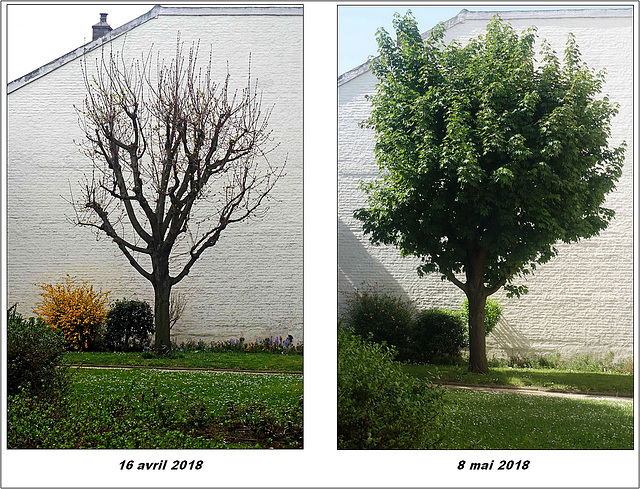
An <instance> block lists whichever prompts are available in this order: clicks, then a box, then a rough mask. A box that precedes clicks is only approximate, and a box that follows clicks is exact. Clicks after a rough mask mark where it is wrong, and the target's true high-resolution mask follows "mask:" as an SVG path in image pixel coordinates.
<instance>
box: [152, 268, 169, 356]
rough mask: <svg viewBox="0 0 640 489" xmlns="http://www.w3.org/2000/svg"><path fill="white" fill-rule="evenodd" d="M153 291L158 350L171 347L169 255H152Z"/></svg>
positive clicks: (156, 345)
mask: <svg viewBox="0 0 640 489" xmlns="http://www.w3.org/2000/svg"><path fill="white" fill-rule="evenodd" d="M152 263H153V280H152V283H153V291H154V292H155V302H154V311H153V312H154V319H155V328H156V343H155V347H156V350H158V351H163V350H169V349H171V337H170V333H169V331H170V325H169V298H170V296H171V279H170V277H169V257H168V256H167V257H162V256H159V257H152Z"/></svg>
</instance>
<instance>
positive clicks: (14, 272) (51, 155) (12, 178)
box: [7, 7, 303, 341]
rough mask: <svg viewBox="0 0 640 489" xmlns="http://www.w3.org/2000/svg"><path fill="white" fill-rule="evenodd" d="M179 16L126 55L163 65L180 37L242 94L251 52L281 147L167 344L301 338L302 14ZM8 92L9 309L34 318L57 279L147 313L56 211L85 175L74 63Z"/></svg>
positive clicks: (191, 290)
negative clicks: (271, 183)
mask: <svg viewBox="0 0 640 489" xmlns="http://www.w3.org/2000/svg"><path fill="white" fill-rule="evenodd" d="M196 10H197V9H196ZM240 10H242V9H240ZM185 11H186V10H182V9H164V10H163V12H164V13H165V14H162V13H161V14H160V15H159V16H157V17H156V18H152V19H151V20H149V21H147V22H144V23H142V24H140V25H137V26H136V27H134V28H132V29H130V30H129V31H128V32H127V33H126V47H125V50H124V53H125V56H127V57H137V56H139V55H140V54H142V53H147V52H148V51H149V50H150V49H151V48H152V46H153V50H154V52H155V51H159V52H161V53H162V55H163V56H164V57H165V58H166V59H167V60H169V59H171V58H172V56H173V55H174V53H175V48H176V38H177V34H178V31H179V32H180V38H181V40H183V41H184V42H185V47H188V46H190V45H191V43H192V42H193V41H197V40H199V41H200V58H201V59H202V60H205V61H206V60H208V56H209V51H210V47H212V48H213V64H214V68H215V70H216V72H217V79H219V80H221V81H222V80H223V79H224V75H225V73H226V65H227V63H229V71H230V73H231V76H232V78H231V80H232V84H233V85H235V86H238V87H240V88H242V87H244V86H246V79H247V69H248V59H249V53H251V75H252V78H254V79H255V78H258V81H259V87H260V89H261V90H262V92H263V108H269V107H272V106H273V112H272V115H271V119H270V128H271V129H272V130H273V133H272V136H273V139H274V141H275V142H279V143H280V146H279V147H278V149H277V150H276V151H275V152H274V153H272V154H271V155H270V161H272V163H274V164H276V163H280V162H282V161H283V160H284V159H285V157H286V158H287V166H286V175H285V176H284V177H283V178H282V179H281V180H280V181H279V182H278V184H277V186H276V188H275V189H274V191H273V193H272V195H273V197H274V201H273V202H272V204H271V205H270V209H269V212H268V213H267V215H266V217H264V218H263V219H261V220H253V221H250V222H246V223H240V224H236V225H234V226H229V227H228V228H227V230H226V231H225V232H224V234H223V235H222V238H221V239H220V241H219V242H218V244H217V245H216V246H214V247H213V248H210V249H209V250H207V251H205V253H204V254H203V256H202V257H201V259H200V260H199V261H198V262H197V263H196V265H195V266H194V267H193V269H192V271H191V273H190V274H189V276H187V277H186V278H185V279H184V280H183V281H182V282H180V283H179V284H178V285H177V286H176V289H177V290H179V291H181V292H182V293H183V294H185V295H186V296H188V305H187V309H186V311H185V314H184V316H183V319H182V320H181V321H180V322H179V323H178V324H177V325H176V327H175V328H174V330H173V331H172V337H173V338H175V339H177V340H178V341H181V340H186V339H188V338H193V339H205V340H214V339H216V340H217V339H228V338H238V337H240V336H244V337H245V338H246V340H247V341H253V340H255V339H258V338H261V337H264V336H268V335H271V334H273V335H283V336H286V335H287V334H292V335H293V336H294V339H295V340H296V341H297V340H302V321H303V317H302V315H303V310H302V244H303V243H302V238H303V236H302V159H303V154H302V15H264V13H262V14H254V15H246V14H247V11H246V10H243V14H244V15H216V9H215V8H208V9H200V14H202V13H205V14H206V15H182V14H181V13H184V12H185ZM224 11H225V12H227V13H228V12H230V11H233V9H230V8H228V7H226V8H224ZM190 12H191V13H193V12H194V11H193V9H190ZM169 13H170V14H171V15H167V14H169ZM232 13H233V12H232ZM123 42H125V37H124V36H120V37H117V38H116V39H113V40H111V41H110V42H108V43H107V44H106V47H107V49H109V48H110V47H111V46H113V49H114V50H121V49H122V46H123ZM185 50H186V48H185ZM98 56H100V49H98V50H94V51H91V52H89V53H87V54H86V57H87V65H88V66H90V67H91V66H92V65H93V63H94V60H95V59H96V58H97V57H98ZM11 89H12V88H11V86H10V87H9V90H10V93H9V95H8V110H7V112H8V165H7V166H8V169H7V173H8V175H7V177H8V182H7V183H8V185H7V186H8V205H7V207H8V209H7V219H8V223H7V224H8V230H7V241H8V242H7V245H8V246H7V255H8V256H7V266H8V282H7V284H8V304H9V305H11V304H13V303H15V302H18V303H19V308H18V309H19V311H20V312H21V313H23V314H27V315H33V313H32V310H33V308H34V306H35V304H36V302H38V301H39V300H40V295H39V294H40V288H39V287H38V285H37V284H39V283H43V282H47V283H61V282H63V281H64V278H65V274H67V273H68V274H70V275H71V276H72V277H75V278H77V279H78V280H87V281H88V282H89V283H91V284H93V285H94V288H96V289H101V290H103V291H104V290H110V291H111V294H110V299H112V300H115V299H118V298H122V297H128V298H133V297H136V298H139V299H145V300H147V301H149V302H150V303H151V304H152V303H153V289H152V287H151V284H150V283H149V282H147V281H146V280H144V279H143V278H142V277H141V276H139V275H138V274H137V272H136V271H135V270H134V269H133V268H132V267H131V266H130V265H129V263H128V261H127V260H126V259H125V258H124V256H122V255H121V254H120V251H119V250H118V249H117V247H116V246H115V245H114V244H113V243H112V242H110V241H109V240H102V241H96V239H95V235H94V234H93V233H92V232H91V231H90V230H89V229H87V228H74V227H73V226H72V225H71V224H69V223H68V222H67V221H66V219H65V216H69V217H71V216H72V213H73V209H72V207H71V205H70V204H68V203H67V202H66V200H68V199H69V197H70V189H71V190H76V191H77V189H78V188H79V187H78V183H77V182H78V181H79V179H80V178H81V176H82V174H83V173H85V172H89V171H90V169H91V162H90V161H89V160H87V159H86V158H85V157H84V156H83V155H82V154H81V153H80V151H79V149H78V147H77V146H76V145H75V144H74V139H77V140H79V139H81V138H82V132H81V130H80V128H79V126H78V120H77V115H76V112H75V111H74V108H73V105H74V104H76V105H78V106H81V104H82V101H83V98H84V95H83V94H84V85H83V80H82V74H81V69H80V58H78V59H74V60H73V61H70V62H68V63H65V64H62V65H61V66H59V67H57V68H56V69H54V70H53V71H50V72H49V73H47V74H45V75H44V76H42V77H40V78H37V79H35V80H33V81H31V82H30V83H27V84H24V85H22V86H20V87H19V88H17V89H15V90H13V91H11Z"/></svg>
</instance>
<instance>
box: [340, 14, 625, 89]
mask: <svg viewBox="0 0 640 489" xmlns="http://www.w3.org/2000/svg"><path fill="white" fill-rule="evenodd" d="M559 12H563V15H562V17H564V18H571V17H574V18H575V17H598V18H602V17H633V8H632V7H629V8H615V9H613V8H606V7H605V8H601V9H557V10H491V11H481V10H474V11H470V10H467V9H462V10H461V11H460V12H459V13H458V15H456V16H455V17H452V18H450V19H449V20H446V21H444V27H445V29H446V30H448V29H451V28H452V27H454V26H456V25H458V24H463V23H464V22H465V21H466V20H467V19H469V20H489V19H491V18H492V17H493V16H494V15H496V14H500V17H501V18H502V19H503V20H513V19H527V18H547V19H549V18H554V17H560V15H559ZM549 13H553V14H554V15H549ZM586 13H593V15H585V14H586ZM565 14H568V15H565ZM596 14H597V15H596ZM431 30H432V29H429V30H428V31H426V32H425V33H423V34H421V36H422V39H426V38H427V37H428V36H429V34H430V33H431ZM376 58H377V57H376ZM376 58H372V59H370V60H369V61H366V62H364V63H362V64H361V65H359V66H356V67H355V68H353V69H351V70H349V71H346V72H344V73H343V74H342V75H340V76H338V87H339V86H341V85H344V84H345V83H347V82H349V81H351V80H353V79H354V78H356V77H358V76H360V75H362V74H363V73H366V72H367V71H369V67H370V64H371V61H373V60H374V59H376Z"/></svg>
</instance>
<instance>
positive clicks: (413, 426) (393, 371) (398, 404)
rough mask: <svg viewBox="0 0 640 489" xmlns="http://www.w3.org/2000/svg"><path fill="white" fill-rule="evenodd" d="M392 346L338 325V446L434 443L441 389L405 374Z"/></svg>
mask: <svg viewBox="0 0 640 489" xmlns="http://www.w3.org/2000/svg"><path fill="white" fill-rule="evenodd" d="M393 356H394V349H393V348H389V347H387V346H386V345H380V344H377V343H370V342H365V341H362V339H361V338H360V337H358V336H356V335H354V334H353V333H352V331H351V330H350V331H345V330H344V329H342V328H341V327H340V328H339V329H338V448H339V449H390V448H396V449H409V448H418V449H423V448H433V447H434V446H435V445H436V444H437V443H438V442H439V440H440V438H441V428H442V427H441V424H440V413H441V409H442V402H443V397H444V389H443V388H441V387H434V386H432V385H430V384H429V383H427V382H425V381H424V380H422V379H418V378H416V377H410V376H408V375H407V374H405V373H404V372H403V371H402V369H401V365H400V364H399V363H397V362H394V361H393Z"/></svg>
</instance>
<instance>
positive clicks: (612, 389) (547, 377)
mask: <svg viewBox="0 0 640 489" xmlns="http://www.w3.org/2000/svg"><path fill="white" fill-rule="evenodd" d="M403 368H404V370H405V371H406V372H407V373H408V374H411V375H414V376H416V377H420V378H427V379H429V380H431V381H432V382H434V383H438V382H452V383H462V384H487V385H506V386H515V387H536V388H541V389H549V390H560V391H570V392H582V393H593V392H602V393H608V394H614V395H626V396H632V395H633V375H631V374H623V373H604V372H574V371H566V370H556V369H518V368H510V367H506V368H492V369H490V371H489V373H488V374H472V373H470V372H468V371H467V370H466V367H459V366H434V365H404V366H403Z"/></svg>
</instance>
